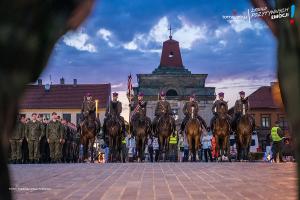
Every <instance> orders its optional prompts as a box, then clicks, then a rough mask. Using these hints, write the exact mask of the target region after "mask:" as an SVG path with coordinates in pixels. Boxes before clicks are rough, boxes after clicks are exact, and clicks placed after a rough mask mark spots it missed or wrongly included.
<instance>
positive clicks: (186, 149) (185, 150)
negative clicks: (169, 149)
mask: <svg viewBox="0 0 300 200" xmlns="http://www.w3.org/2000/svg"><path fill="white" fill-rule="evenodd" d="M183 158H184V159H183V160H184V162H187V161H188V160H189V143H188V141H187V137H186V135H184V140H183Z"/></svg>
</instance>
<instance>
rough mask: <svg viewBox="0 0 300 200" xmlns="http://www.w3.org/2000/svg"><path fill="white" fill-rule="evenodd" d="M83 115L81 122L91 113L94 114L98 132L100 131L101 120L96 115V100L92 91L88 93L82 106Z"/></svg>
mask: <svg viewBox="0 0 300 200" xmlns="http://www.w3.org/2000/svg"><path fill="white" fill-rule="evenodd" d="M81 115H82V119H81V122H84V121H85V120H87V118H88V116H89V115H92V116H93V118H94V119H95V124H96V129H97V132H99V131H100V121H99V119H98V118H97V117H96V102H95V101H94V100H93V97H92V95H91V94H90V93H87V94H86V98H84V101H83V103H82V106H81Z"/></svg>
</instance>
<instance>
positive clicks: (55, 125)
mask: <svg viewBox="0 0 300 200" xmlns="http://www.w3.org/2000/svg"><path fill="white" fill-rule="evenodd" d="M46 137H47V139H48V140H49V148H50V158H51V161H52V162H58V161H59V160H60V159H61V143H60V139H63V137H64V127H63V125H62V124H61V122H60V121H58V120H56V121H55V122H54V121H53V120H51V121H50V122H49V123H48V125H47V128H46Z"/></svg>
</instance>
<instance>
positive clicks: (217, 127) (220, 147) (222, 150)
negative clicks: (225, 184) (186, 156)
mask: <svg viewBox="0 0 300 200" xmlns="http://www.w3.org/2000/svg"><path fill="white" fill-rule="evenodd" d="M226 118H227V111H226V105H225V104H224V103H221V105H220V112H219V113H218V116H217V118H216V120H215V122H214V126H213V127H214V128H213V130H212V131H213V134H214V136H215V138H216V152H218V155H219V159H220V160H221V161H222V157H223V156H226V157H228V159H229V161H231V158H230V143H229V138H230V131H231V128H230V124H229V122H228V121H227V119H226Z"/></svg>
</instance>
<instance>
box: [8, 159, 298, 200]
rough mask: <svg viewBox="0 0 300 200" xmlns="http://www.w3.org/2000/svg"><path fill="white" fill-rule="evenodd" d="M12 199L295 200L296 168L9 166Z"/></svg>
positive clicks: (246, 165) (257, 165)
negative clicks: (12, 190)
mask: <svg viewBox="0 0 300 200" xmlns="http://www.w3.org/2000/svg"><path fill="white" fill-rule="evenodd" d="M10 170H11V177H12V189H14V197H15V199H22V200H27V199H28V200H33V199H49V200H54V199H55V200H64V199H112V200H116V199H130V200H131V199H143V200H147V199H276V200H279V199H284V200H288V199H297V187H296V181H297V178H296V165H295V164H294V163H283V164H271V163H153V164H152V163H126V164H35V165H34V164H29V165H10Z"/></svg>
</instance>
